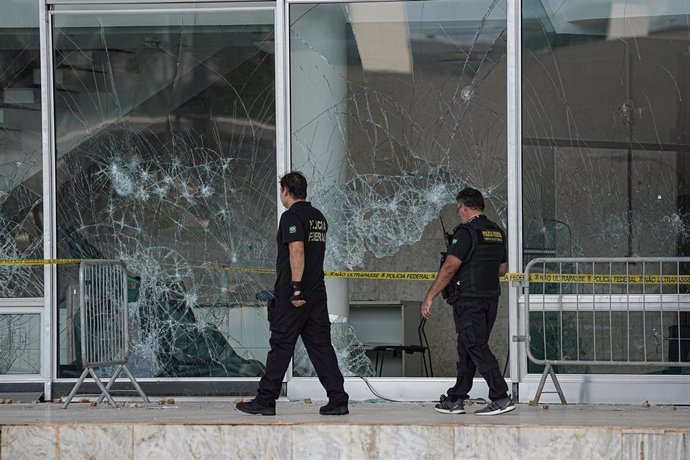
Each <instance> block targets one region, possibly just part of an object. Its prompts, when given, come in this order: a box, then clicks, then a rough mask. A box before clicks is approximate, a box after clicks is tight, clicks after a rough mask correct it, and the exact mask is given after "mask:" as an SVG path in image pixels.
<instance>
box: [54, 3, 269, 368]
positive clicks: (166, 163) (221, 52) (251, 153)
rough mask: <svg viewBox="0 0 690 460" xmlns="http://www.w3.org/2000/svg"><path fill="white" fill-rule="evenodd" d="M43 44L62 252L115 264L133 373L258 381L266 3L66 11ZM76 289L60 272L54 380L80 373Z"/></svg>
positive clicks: (265, 212) (262, 347)
mask: <svg viewBox="0 0 690 460" xmlns="http://www.w3.org/2000/svg"><path fill="white" fill-rule="evenodd" d="M133 8H136V6H133ZM53 37H54V69H53V71H54V75H55V88H54V94H55V129H56V152H55V155H56V158H55V161H56V164H57V183H56V198H55V200H56V209H57V251H58V256H59V257H61V258H96V259H102V258H106V259H108V258H112V259H121V260H123V261H125V263H126V264H127V270H128V273H129V277H128V294H129V300H130V303H129V306H130V309H129V310H130V311H129V314H130V319H131V320H130V325H131V328H132V330H131V331H130V337H131V338H132V355H131V357H130V362H129V367H130V368H131V369H132V370H133V373H134V374H135V375H136V376H139V377H226V376H230V377H232V376H244V377H255V376H259V375H262V373H263V368H264V365H263V363H264V362H265V359H266V353H267V347H268V327H267V326H268V324H267V322H266V308H265V299H263V297H262V294H261V293H262V292H263V291H265V290H267V289H270V288H271V287H272V285H273V281H274V275H273V274H271V273H261V272H258V271H255V270H253V269H256V268H266V267H272V266H273V263H274V260H275V244H274V243H273V238H274V235H275V229H276V225H277V222H276V183H275V178H276V160H275V151H276V150H275V149H276V136H275V94H274V48H275V47H274V35H273V11H272V10H244V11H236V12H223V13H218V12H213V13H209V12H207V13H204V12H202V11H199V12H198V13H176V14H172V13H160V14H151V13H142V14H138V15H136V14H135V15H133V14H127V15H122V14H107V13H103V14H100V13H97V12H94V13H93V14H87V15H70V14H68V13H62V14H60V15H56V16H55V21H54V30H53ZM77 287H78V267H77V266H61V267H60V268H59V270H58V305H59V307H58V311H59V340H60V354H59V375H60V376H61V377H70V376H75V375H78V374H79V372H80V368H81V356H80V351H79V350H80V339H79V337H80V336H79V326H78V325H79V311H78V291H77Z"/></svg>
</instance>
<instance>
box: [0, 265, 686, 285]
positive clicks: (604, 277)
mask: <svg viewBox="0 0 690 460" xmlns="http://www.w3.org/2000/svg"><path fill="white" fill-rule="evenodd" d="M84 260H88V259H3V260H0V266H40V265H74V264H79V263H81V262H82V261H84ZM125 262H126V261H125ZM189 268H202V269H211V270H224V271H231V272H241V273H266V274H271V273H275V269H273V268H246V267H230V266H227V265H201V266H190V267H189ZM325 275H326V276H327V277H329V278H347V279H367V280H390V281H433V280H435V279H436V272H363V271H330V272H325ZM524 279H525V275H524V273H506V274H505V276H503V277H501V282H510V281H524ZM529 280H530V282H536V283H561V284H657V285H659V284H684V285H685V284H690V275H621V274H587V273H530V276H529Z"/></svg>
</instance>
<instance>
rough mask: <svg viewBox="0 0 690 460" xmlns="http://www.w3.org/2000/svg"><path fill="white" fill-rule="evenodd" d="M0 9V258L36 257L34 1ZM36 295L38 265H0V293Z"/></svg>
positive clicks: (38, 156) (39, 164)
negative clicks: (0, 12)
mask: <svg viewBox="0 0 690 460" xmlns="http://www.w3.org/2000/svg"><path fill="white" fill-rule="evenodd" d="M0 11H2V14H0V259H42V258H43V215H42V208H43V200H42V195H43V160H42V158H43V156H42V152H41V85H40V83H41V73H40V70H41V66H40V63H41V59H40V51H39V41H40V40H39V29H38V3H35V2H15V1H8V0H0ZM42 296H43V267H40V266H39V267H22V266H0V297H42Z"/></svg>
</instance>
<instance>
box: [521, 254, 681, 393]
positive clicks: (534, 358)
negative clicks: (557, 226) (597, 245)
mask: <svg viewBox="0 0 690 460" xmlns="http://www.w3.org/2000/svg"><path fill="white" fill-rule="evenodd" d="M522 286H523V288H524V294H525V297H524V298H525V314H524V315H523V317H524V318H523V319H524V323H523V325H524V331H525V342H526V348H527V356H528V358H529V360H530V361H531V362H532V363H534V364H536V365H542V366H544V370H543V372H542V376H541V380H540V382H539V386H538V388H537V392H536V394H535V397H534V399H533V400H532V401H531V402H530V404H537V403H539V399H540V397H541V395H542V393H543V392H544V391H543V390H544V385H545V383H546V379H547V376H550V377H551V379H552V381H553V384H554V387H555V390H556V391H555V393H558V396H559V397H560V400H561V403H563V404H566V400H565V396H564V395H563V391H562V389H561V386H560V384H559V382H558V379H557V377H556V370H555V369H554V366H580V367H586V366H597V367H604V366H605V367H610V368H611V369H613V368H618V369H620V368H621V367H626V368H629V369H630V370H631V372H634V371H637V370H639V369H640V368H649V367H657V368H663V367H668V368H681V367H690V258H687V257H676V258H649V257H639V258H631V257H625V258H622V257H621V258H539V259H534V260H532V261H531V262H530V263H529V264H527V267H526V268H525V274H524V281H523V284H522ZM576 370H577V369H576ZM581 370H582V369H581ZM604 370H605V369H604ZM552 393H553V392H552Z"/></svg>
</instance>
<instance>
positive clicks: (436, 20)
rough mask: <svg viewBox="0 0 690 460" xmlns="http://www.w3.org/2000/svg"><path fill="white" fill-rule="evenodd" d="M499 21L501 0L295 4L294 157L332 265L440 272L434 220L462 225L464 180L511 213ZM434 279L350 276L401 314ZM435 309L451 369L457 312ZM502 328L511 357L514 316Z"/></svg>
mask: <svg viewBox="0 0 690 460" xmlns="http://www.w3.org/2000/svg"><path fill="white" fill-rule="evenodd" d="M505 32H506V13H505V2H504V1H495V0H494V1H471V2H459V1H449V0H442V1H419V2H376V3H373V2H372V3H351V4H301V5H300V4H293V5H291V6H290V72H291V73H290V98H291V106H290V113H291V137H290V140H291V149H292V165H293V167H294V168H296V169H299V170H302V171H303V172H305V174H306V175H307V177H308V179H309V180H310V189H309V194H310V198H311V200H312V201H313V202H314V203H315V204H316V206H318V207H320V208H321V209H322V210H323V211H324V213H325V214H326V217H327V218H328V219H329V223H330V225H329V241H328V249H327V251H328V253H327V265H328V268H330V269H342V268H346V269H353V268H356V269H363V270H367V271H369V270H371V271H435V270H436V269H437V268H438V258H437V256H438V252H440V251H442V250H444V243H443V240H442V231H441V226H440V224H439V223H438V219H437V218H438V216H439V215H440V214H442V215H443V218H444V221H445V225H446V227H447V229H448V230H450V229H451V228H452V227H453V226H454V225H455V224H456V223H458V222H457V217H456V216H455V206H454V198H455V194H456V193H457V192H458V190H460V189H461V188H463V187H465V186H468V185H469V186H473V187H477V188H479V189H480V190H482V192H483V193H484V194H485V196H486V197H487V202H488V206H487V213H488V214H489V216H490V217H491V218H493V219H495V220H497V221H503V222H505V217H506V209H507V206H506V203H507V198H506V184H505V183H506V149H505V145H506V141H505V127H506V124H505V113H506V108H505V104H506V97H505V95H506V89H505V80H506V78H505V52H506V43H505ZM430 224H431V225H430ZM427 288H428V282H416V281H414V282H396V281H368V280H350V281H349V285H348V286H346V287H345V288H344V291H345V292H347V291H348V289H349V299H347V298H346V299H345V302H347V301H348V300H349V301H350V302H354V301H380V302H383V303H386V302H390V305H392V306H395V305H397V307H395V308H397V311H400V309H401V308H402V307H401V304H404V303H405V302H406V301H410V302H411V303H414V302H415V301H421V300H422V298H423V296H424V293H425V292H426V289H427ZM333 301H334V299H333V297H332V296H331V295H330V294H329V307H330V304H331V303H332V302H333ZM408 310H409V311H410V314H416V315H417V318H416V319H412V320H410V321H409V322H410V323H411V324H413V325H414V328H412V333H410V334H407V333H405V332H400V333H401V334H403V337H402V338H401V339H399V341H402V342H404V343H402V344H405V345H411V344H418V338H417V333H416V327H417V325H418V323H419V319H418V318H419V304H418V303H417V304H415V308H414V309H408ZM436 311H438V314H437V316H435V317H434V320H433V321H432V322H431V323H430V324H429V325H427V328H426V331H427V334H429V337H430V339H431V340H432V341H433V343H432V344H431V348H432V350H433V352H432V359H433V360H434V363H433V368H434V371H435V374H436V375H437V376H439V375H441V376H444V375H455V373H456V370H455V367H456V365H455V361H456V357H457V356H456V352H455V345H454V339H453V338H452V336H453V334H454V332H453V331H452V328H448V327H446V325H448V324H452V319H451V318H450V315H451V313H450V309H449V308H448V306H447V305H445V304H443V305H441V302H440V301H439V306H438V307H437V310H436ZM502 311H503V312H506V310H504V309H502ZM406 321H407V320H406ZM381 327H386V328H388V329H390V328H391V327H393V326H392V325H391V324H390V323H386V322H385V321H384V322H383V323H382V324H381ZM442 328H445V329H442ZM495 329H496V331H495V332H494V339H495V341H496V342H497V344H495V345H494V346H495V347H496V348H495V349H496V350H497V351H498V354H499V355H501V354H502V355H503V357H499V360H501V361H503V360H504V359H505V354H506V350H507V340H506V337H507V332H506V331H507V313H506V314H505V318H499V320H498V323H497V326H496V328H495ZM364 345H365V346H366V345H367V344H364ZM370 355H371V354H370ZM371 356H373V355H371ZM371 356H370V357H371ZM415 358H416V359H419V360H421V357H420V356H419V355H416V356H415ZM398 360H399V361H401V359H400V358H398ZM362 365H363V364H362V363H361V362H359V361H357V362H355V363H354V364H353V365H352V367H354V368H359V367H361V366H362ZM398 365H399V364H398ZM386 366H387V369H391V367H390V365H389V364H388V363H387V364H386ZM419 367H421V366H419ZM437 370H438V372H436V371H437ZM298 371H299V368H297V369H295V375H298ZM346 372H347V371H346ZM401 372H402V371H401ZM399 375H400V374H399ZM418 375H419V374H418Z"/></svg>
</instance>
